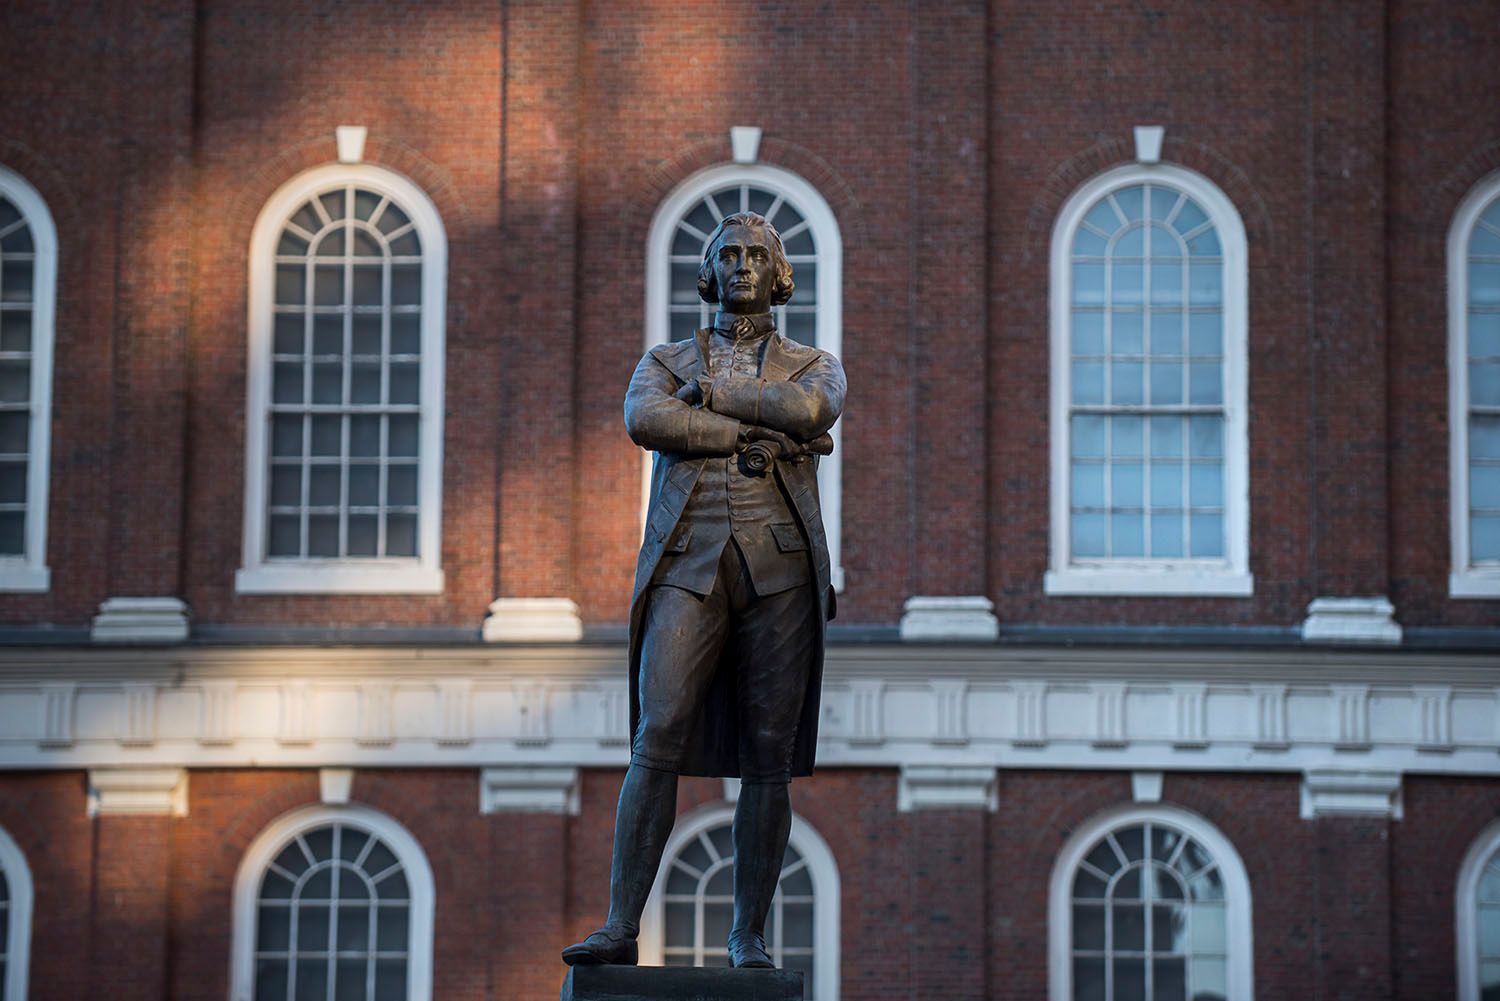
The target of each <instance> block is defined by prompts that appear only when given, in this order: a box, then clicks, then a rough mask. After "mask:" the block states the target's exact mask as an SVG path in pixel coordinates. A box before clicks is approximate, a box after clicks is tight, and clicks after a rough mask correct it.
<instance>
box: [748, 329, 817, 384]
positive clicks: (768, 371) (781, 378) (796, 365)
mask: <svg viewBox="0 0 1500 1001" xmlns="http://www.w3.org/2000/svg"><path fill="white" fill-rule="evenodd" d="M786 345H787V340H786V338H785V337H783V336H782V335H781V334H780V332H777V333H775V334H772V335H771V340H770V343H768V344H767V345H766V357H765V360H764V361H763V362H762V363H761V367H760V374H761V378H763V379H765V380H766V381H767V382H785V381H786V380H788V379H793V378H795V377H797V376H798V375H800V374H801V372H802V370H803V369H805V368H807V367H808V366H809V365H811V364H812V363H813V362H814V361H817V358H818V353H817V352H816V351H806V350H803V351H801V352H798V353H795V354H794V353H793V352H792V351H789V350H788V349H787V346H786ZM809 356H811V357H809Z"/></svg>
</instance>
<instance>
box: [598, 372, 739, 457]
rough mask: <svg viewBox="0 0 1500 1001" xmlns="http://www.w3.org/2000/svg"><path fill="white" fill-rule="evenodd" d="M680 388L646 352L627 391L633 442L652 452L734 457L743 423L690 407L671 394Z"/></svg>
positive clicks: (628, 428) (627, 421)
mask: <svg viewBox="0 0 1500 1001" xmlns="http://www.w3.org/2000/svg"><path fill="white" fill-rule="evenodd" d="M677 388H678V383H677V378H676V377H675V376H674V375H672V373H671V372H669V371H668V370H667V367H666V366H665V365H663V364H662V363H661V362H659V361H657V360H656V357H655V356H654V355H653V354H652V353H651V352H649V351H648V352H646V355H645V357H643V358H642V359H641V361H640V364H639V365H637V366H636V367H635V373H634V374H633V375H631V377H630V388H629V389H627V390H626V391H625V430H626V431H627V432H629V434H630V440H631V441H633V442H635V443H636V444H637V445H639V446H641V447H642V448H647V449H650V450H651V451H653V452H670V453H674V454H678V455H733V454H734V450H735V446H736V445H737V444H738V442H739V436H740V422H739V421H737V420H735V419H734V418H733V417H727V416H724V415H723V414H716V413H714V412H713V411H710V410H703V409H701V408H697V407H692V406H689V405H688V404H687V403H686V402H684V401H682V400H679V399H677V398H676V397H675V396H673V395H672V394H673V393H674V392H676V390H677Z"/></svg>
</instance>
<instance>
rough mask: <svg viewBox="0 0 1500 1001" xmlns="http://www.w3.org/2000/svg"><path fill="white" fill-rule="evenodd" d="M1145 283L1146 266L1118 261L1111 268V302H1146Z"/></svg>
mask: <svg viewBox="0 0 1500 1001" xmlns="http://www.w3.org/2000/svg"><path fill="white" fill-rule="evenodd" d="M1145 283H1146V276H1145V268H1143V267H1142V266H1141V265H1139V264H1131V263H1128V262H1123V261H1116V262H1115V264H1114V265H1113V267H1111V269H1110V290H1109V301H1110V303H1111V304H1124V305H1134V304H1138V303H1141V302H1144V301H1145V297H1146V295H1145Z"/></svg>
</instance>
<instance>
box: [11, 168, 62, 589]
mask: <svg viewBox="0 0 1500 1001" xmlns="http://www.w3.org/2000/svg"><path fill="white" fill-rule="evenodd" d="M0 196H4V197H5V198H8V199H10V201H11V204H13V205H15V207H16V208H17V210H19V211H20V213H21V215H22V217H24V218H25V220H26V225H27V226H29V227H30V228H31V242H32V244H33V246H34V247H35V256H34V258H33V260H32V281H33V285H32V290H33V291H32V295H33V299H32V304H31V426H30V429H29V439H28V442H27V448H28V449H30V451H29V453H28V455H27V467H26V554H25V555H24V556H21V557H15V556H7V557H0V592H32V593H40V592H45V591H48V590H50V589H51V587H52V571H51V570H50V569H49V568H48V566H47V495H48V486H49V482H50V481H49V477H50V470H51V450H52V355H53V344H54V341H55V339H56V330H55V326H54V324H55V317H56V312H55V310H56V308H57V226H56V225H55V224H54V223H53V221H52V213H51V212H49V211H47V203H46V202H45V201H44V200H43V199H42V196H41V193H40V192H38V191H37V190H36V188H34V187H32V186H31V185H30V184H29V183H28V182H27V181H26V179H25V178H23V177H22V176H21V175H20V174H17V173H15V172H14V171H11V170H8V169H6V168H5V167H0Z"/></svg>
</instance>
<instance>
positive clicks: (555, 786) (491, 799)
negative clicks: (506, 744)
mask: <svg viewBox="0 0 1500 1001" xmlns="http://www.w3.org/2000/svg"><path fill="white" fill-rule="evenodd" d="M578 810H579V801H578V769H577V768H576V767H560V768H525V767H513V766H504V767H498V768H486V769H484V770H483V771H481V772H480V773H479V812H480V813H482V814H489V813H560V814H565V815H567V816H570V817H576V816H578Z"/></svg>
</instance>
